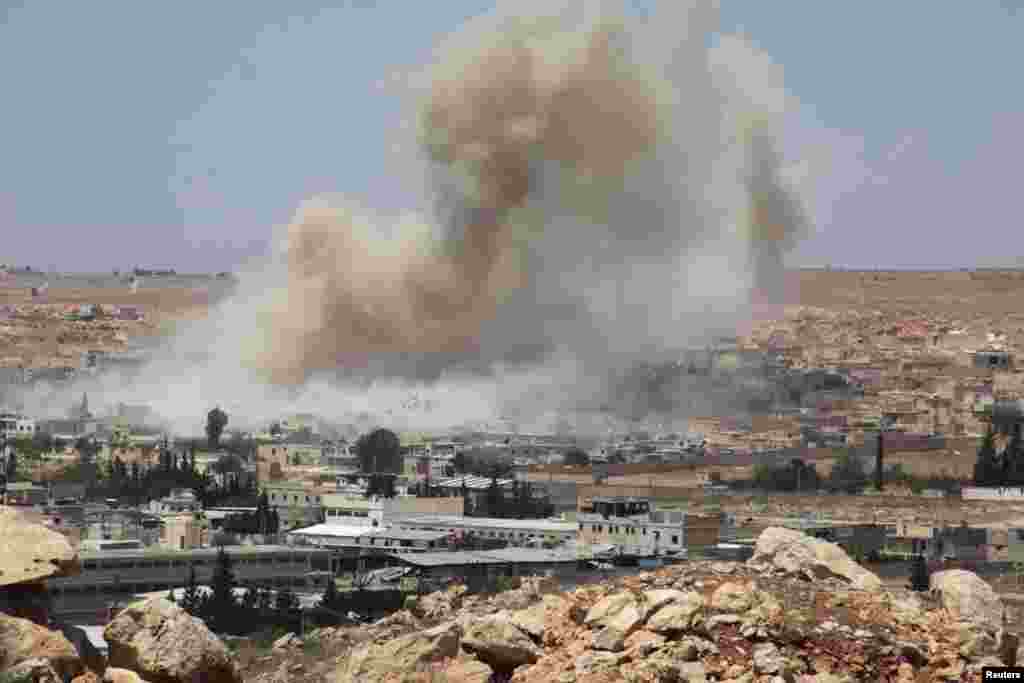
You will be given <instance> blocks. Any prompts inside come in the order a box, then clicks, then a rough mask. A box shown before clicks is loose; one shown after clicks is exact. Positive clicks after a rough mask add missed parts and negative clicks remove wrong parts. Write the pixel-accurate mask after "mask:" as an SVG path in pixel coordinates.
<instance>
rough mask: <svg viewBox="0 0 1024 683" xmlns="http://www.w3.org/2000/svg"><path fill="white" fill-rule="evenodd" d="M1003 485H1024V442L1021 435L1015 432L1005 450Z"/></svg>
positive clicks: (1001, 480)
mask: <svg viewBox="0 0 1024 683" xmlns="http://www.w3.org/2000/svg"><path fill="white" fill-rule="evenodd" d="M1002 465H1003V476H1002V477H1001V479H1000V482H999V483H1000V484H1001V485H1002V486H1024V442H1022V440H1021V437H1020V435H1018V434H1014V435H1013V438H1012V439H1010V443H1009V444H1007V446H1006V449H1005V450H1004V451H1003V457H1002Z"/></svg>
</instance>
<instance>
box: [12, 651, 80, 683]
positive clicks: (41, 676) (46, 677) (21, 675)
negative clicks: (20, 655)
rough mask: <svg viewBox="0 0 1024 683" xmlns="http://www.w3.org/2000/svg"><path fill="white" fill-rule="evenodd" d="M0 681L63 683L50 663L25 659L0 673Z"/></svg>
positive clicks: (43, 660)
mask: <svg viewBox="0 0 1024 683" xmlns="http://www.w3.org/2000/svg"><path fill="white" fill-rule="evenodd" d="M0 680H2V681H13V682H16V683H63V681H64V679H63V678H62V677H61V675H60V674H58V673H57V672H56V671H54V670H53V667H52V666H50V662H48V661H47V660H45V659H41V658H38V657H36V658H33V659H25V660H23V661H21V662H19V663H17V664H15V665H14V666H12V667H10V668H6V669H4V670H3V671H2V672H0Z"/></svg>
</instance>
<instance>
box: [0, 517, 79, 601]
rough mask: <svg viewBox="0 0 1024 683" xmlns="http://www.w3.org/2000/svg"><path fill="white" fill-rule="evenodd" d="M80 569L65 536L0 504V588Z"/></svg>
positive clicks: (69, 573) (69, 574) (73, 551)
mask: <svg viewBox="0 0 1024 683" xmlns="http://www.w3.org/2000/svg"><path fill="white" fill-rule="evenodd" d="M79 570H80V568H79V564H78V553H76V552H75V550H74V548H72V547H71V543H70V542H68V539H67V538H66V537H65V536H64V535H62V534H59V533H57V532H56V531H52V530H50V529H47V528H46V527H45V526H43V525H42V524H38V523H35V522H32V521H31V520H29V519H28V518H27V517H26V516H25V515H24V514H23V513H21V512H19V511H17V510H15V509H13V508H10V507H7V506H0V588H3V587H4V586H10V585H12V584H18V583H26V582H32V581H40V580H42V579H47V578H49V577H53V576H71V575H73V574H75V573H77V572H78V571H79Z"/></svg>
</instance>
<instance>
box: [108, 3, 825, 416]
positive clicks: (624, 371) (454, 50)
mask: <svg viewBox="0 0 1024 683" xmlns="http://www.w3.org/2000/svg"><path fill="white" fill-rule="evenodd" d="M512 5H514V6H515V9H506V8H505V7H499V9H497V10H495V11H494V12H493V13H491V14H489V15H486V16H482V17H479V18H476V19H474V20H472V21H470V22H468V23H467V24H466V25H465V26H463V27H461V28H460V30H458V31H457V32H456V33H454V34H453V35H451V36H449V37H447V38H446V39H445V40H443V41H442V42H441V44H440V45H439V46H438V48H437V50H436V52H435V53H434V55H433V58H432V59H431V61H430V63H429V64H427V65H426V66H425V68H422V69H415V70H414V71H413V72H412V73H411V74H409V78H407V79H406V81H405V85H406V86H407V88H408V94H409V99H410V100H411V101H413V102H414V103H415V110H414V111H415V125H414V126H413V127H412V130H413V131H414V133H415V137H416V139H415V144H412V145H407V146H406V147H404V148H403V149H404V150H405V151H406V152H408V157H407V158H406V159H402V160H400V161H399V163H401V164H402V166H403V168H417V169H423V174H422V178H420V182H421V184H422V188H423V192H422V194H423V196H424V197H426V198H427V199H428V201H427V202H426V205H425V206H424V207H422V208H421V209H420V210H417V211H406V210H400V209H395V208H391V209H388V210H387V211H379V210H373V209H370V208H369V207H366V206H364V205H363V204H362V203H361V202H360V201H359V200H358V199H355V198H351V197H343V196H321V197H316V198H312V199H310V200H309V201H307V202H306V203H304V204H303V205H302V206H301V207H299V209H298V211H297V212H296V214H295V217H294V219H293V220H292V221H291V223H290V224H289V225H288V226H287V228H286V229H285V230H284V234H283V238H282V239H281V241H280V245H279V249H278V251H277V252H276V253H275V254H274V257H273V258H272V259H270V261H269V262H268V263H264V264H259V265H258V267H254V268H253V269H252V270H251V272H249V273H247V274H243V276H242V279H241V282H240V285H239V291H238V292H237V293H236V294H235V295H234V296H233V297H232V298H231V299H230V300H229V301H227V302H224V303H223V304H222V305H220V306H219V307H218V308H217V310H215V311H214V312H213V314H212V315H211V319H210V320H209V321H206V322H205V323H202V324H200V325H195V326H192V327H191V328H189V329H188V330H186V331H184V332H183V333H182V334H181V335H179V337H177V338H176V339H175V340H174V343H172V344H171V346H170V347H169V348H168V349H165V351H164V353H163V356H162V357H158V358H157V359H156V360H154V361H153V362H152V363H151V364H150V365H149V366H148V367H146V368H144V369H143V371H142V372H141V373H140V374H138V375H135V376H133V377H131V378H126V377H118V376H113V375H112V376H108V377H106V378H99V379H98V380H96V382H97V384H96V385H95V390H97V391H99V392H101V393H102V394H103V395H105V396H106V397H107V398H108V399H109V400H115V399H116V400H125V401H136V402H145V403H149V404H151V405H153V406H154V407H155V408H156V409H157V410H158V411H159V412H161V413H162V414H163V415H165V416H166V417H167V418H168V419H169V420H171V421H172V423H173V424H174V426H175V427H176V428H177V429H186V431H189V430H190V431H201V423H200V421H201V416H202V415H203V414H204V413H205V410H208V407H209V406H210V405H212V404H214V403H216V404H220V405H221V406H223V407H225V409H227V410H228V411H229V414H232V415H233V417H232V426H239V425H240V423H242V422H243V421H244V420H248V421H250V422H252V423H253V424H254V425H257V426H264V425H265V424H266V422H267V421H269V420H272V419H275V418H277V417H278V416H279V415H280V413H281V412H282V411H306V410H308V411H309V412H316V413H319V414H322V415H324V416H325V417H328V418H333V419H338V420H351V419H353V416H361V418H360V419H364V420H368V421H370V422H373V421H377V422H380V423H388V424H390V425H393V426H395V427H398V428H410V429H412V428H415V429H429V428H438V429H440V428H447V427H452V426H456V425H458V426H465V425H477V426H485V425H486V426H490V427H492V428H493V427H495V426H507V425H513V426H514V428H519V429H524V430H542V429H549V428H550V427H551V425H553V424H555V423H559V422H564V421H565V420H566V419H568V420H570V421H571V422H572V423H573V426H574V427H575V428H576V429H577V430H581V431H605V430H606V429H611V428H614V427H615V426H621V424H622V422H623V421H624V420H625V421H635V420H642V419H646V418H648V417H651V415H652V414H655V413H656V414H657V419H659V420H661V421H663V422H665V423H666V424H668V423H671V422H673V421H677V420H679V419H682V418H685V416H686V415H688V414H693V413H695V412H700V411H706V410H708V409H710V408H711V403H713V402H718V401H720V400H724V401H729V400H732V399H734V398H735V397H734V396H719V395H718V394H716V393H715V392H713V391H712V390H711V388H710V387H708V386H703V385H701V384H700V382H699V380H694V379H686V380H677V381H674V382H671V383H670V384H669V385H668V386H661V387H660V388H659V389H658V390H657V391H658V392H660V398H657V399H656V400H655V399H652V398H651V397H650V396H648V395H646V394H647V391H646V390H644V389H640V390H637V389H635V388H634V389H627V388H624V387H625V386H626V385H628V384H629V383H628V382H627V381H626V379H627V378H628V377H629V376H630V373H631V372H632V371H633V370H632V368H634V367H635V366H636V364H637V363H641V362H643V363H659V362H671V361H673V360H676V359H678V358H679V354H680V352H681V350H683V349H685V348H687V347H691V346H694V345H703V344H706V343H708V341H709V340H710V339H711V338H712V337H714V336H717V335H723V334H725V335H728V334H730V333H732V334H735V329H736V327H737V325H738V324H740V323H741V322H742V321H743V320H745V319H747V318H749V316H750V314H751V309H750V304H751V301H752V299H757V300H759V301H765V300H767V301H774V300H777V298H778V296H779V295H780V293H781V277H782V273H783V265H784V262H785V255H786V253H787V252H788V251H789V250H790V249H791V248H792V246H793V245H794V244H795V243H796V242H797V241H798V240H799V238H800V237H801V235H802V234H803V233H804V232H805V230H806V227H807V226H806V220H805V217H804V211H803V202H802V201H801V198H800V197H799V196H798V193H797V191H796V189H795V188H794V187H793V186H792V184H791V183H788V182H787V181H786V177H787V176H786V168H785V165H784V164H783V162H782V160H781V155H780V152H779V140H778V135H779V133H778V131H779V129H780V127H781V120H782V117H783V116H784V115H786V113H787V112H789V111H791V110H792V109H793V107H794V105H795V103H794V102H793V101H792V99H791V98H790V96H789V95H788V94H787V93H786V91H785V89H784V86H783V81H782V75H781V70H780V69H779V67H778V66H777V65H775V64H773V63H772V62H771V60H770V59H769V58H768V57H767V56H766V55H765V54H763V53H762V52H760V51H759V50H757V49H756V48H754V47H753V46H752V45H751V44H750V43H749V42H747V41H746V40H745V39H743V38H741V37H738V36H728V35H718V34H717V33H716V32H717V30H718V25H717V16H716V14H717V13H716V7H715V5H714V3H712V2H673V3H664V5H665V10H664V11H663V12H660V13H659V12H655V13H654V14H653V15H651V16H650V17H649V18H646V19H640V18H635V17H633V18H631V17H628V16H627V15H626V14H625V13H623V12H616V11H613V9H612V8H611V5H610V4H609V3H602V4H591V3H563V4H561V5H559V4H558V3H545V4H544V5H543V9H536V10H531V11H524V10H523V9H522V8H523V6H524V5H523V3H510V5H509V7H511V6H512ZM389 212H390V213H389ZM196 354H198V355H200V356H204V357H203V359H202V360H199V361H188V362H186V361H184V360H183V359H184V358H195V357H196ZM633 386H643V383H641V384H639V385H636V384H635V383H634V385H633ZM718 393H721V392H718ZM235 415H237V416H238V419H237V420H236V419H235V417H234V416H235ZM186 425H187V428H186Z"/></svg>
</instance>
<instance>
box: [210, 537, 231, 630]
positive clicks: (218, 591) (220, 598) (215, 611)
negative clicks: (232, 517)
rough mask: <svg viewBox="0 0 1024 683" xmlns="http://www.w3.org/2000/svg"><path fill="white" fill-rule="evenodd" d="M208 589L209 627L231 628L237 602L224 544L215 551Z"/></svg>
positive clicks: (228, 557) (213, 628) (218, 628)
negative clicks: (214, 561)
mask: <svg viewBox="0 0 1024 683" xmlns="http://www.w3.org/2000/svg"><path fill="white" fill-rule="evenodd" d="M210 589H211V590H210V602H209V604H208V605H207V607H208V614H209V617H210V622H211V623H210V628H211V629H212V630H213V631H216V632H228V631H231V630H233V629H234V628H235V626H236V616H237V613H238V602H237V601H236V600H235V572H234V568H233V567H232V562H231V557H230V556H229V555H228V553H227V551H226V550H224V546H221V547H220V550H218V551H217V566H216V568H215V569H214V570H213V581H212V582H211V585H210Z"/></svg>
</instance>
